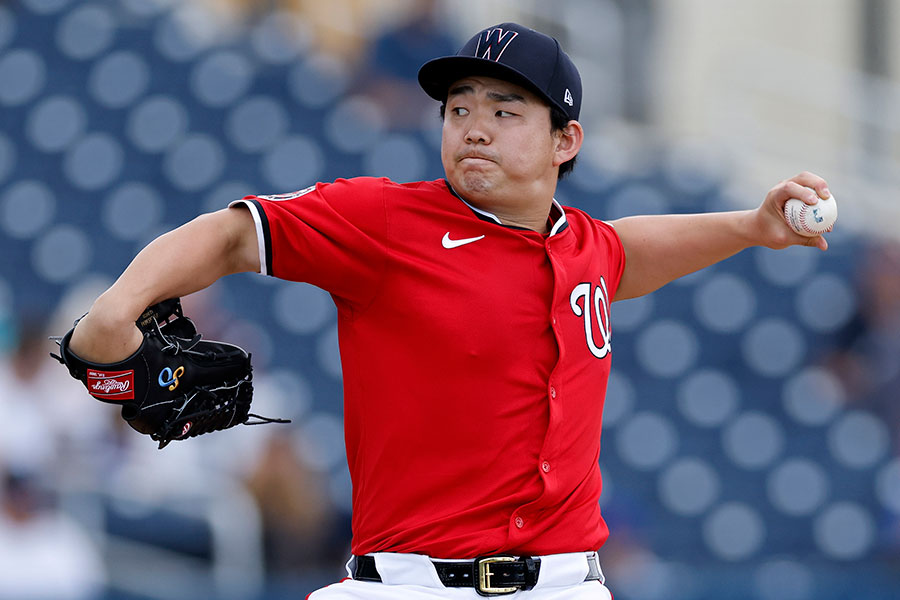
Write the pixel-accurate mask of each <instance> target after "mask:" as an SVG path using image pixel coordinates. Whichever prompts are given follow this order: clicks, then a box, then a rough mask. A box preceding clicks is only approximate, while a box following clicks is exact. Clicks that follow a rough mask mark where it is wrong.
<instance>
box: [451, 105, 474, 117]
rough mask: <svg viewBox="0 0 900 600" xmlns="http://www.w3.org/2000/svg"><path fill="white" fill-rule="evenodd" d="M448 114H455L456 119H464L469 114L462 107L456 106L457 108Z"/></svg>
mask: <svg viewBox="0 0 900 600" xmlns="http://www.w3.org/2000/svg"><path fill="white" fill-rule="evenodd" d="M450 112H452V113H453V114H455V115H456V116H458V117H464V116H466V115H467V114H469V110H468V109H466V108H463V107H462V106H457V107H455V108H453V109H451V111H450Z"/></svg>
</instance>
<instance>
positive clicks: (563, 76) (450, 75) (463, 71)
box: [419, 23, 581, 120]
mask: <svg viewBox="0 0 900 600" xmlns="http://www.w3.org/2000/svg"><path fill="white" fill-rule="evenodd" d="M473 75H484V76H487V77H494V78H496V79H502V80H504V81H509V82H511V83H515V84H517V85H521V86H522V87H524V88H527V89H529V90H531V91H533V92H534V93H536V94H537V95H538V96H540V97H541V98H543V99H544V100H546V101H547V102H549V103H550V104H551V105H553V106H555V107H557V108H559V109H560V110H561V111H563V113H564V114H565V115H566V116H568V117H569V119H574V120H578V113H579V111H580V110H581V76H580V75H579V74H578V69H576V68H575V63H573V62H572V59H571V58H569V56H568V55H567V54H566V53H565V52H563V50H562V48H560V46H559V42H558V41H556V39H555V38H552V37H550V36H549V35H546V34H543V33H540V32H539V31H535V30H534V29H529V28H528V27H523V26H522V25H519V24H517V23H501V24H499V25H494V26H493V27H488V28H487V29H484V30H482V31H480V32H478V33H477V34H475V36H474V37H473V38H472V39H470V40H469V41H468V42H466V45H465V46H463V47H462V49H461V50H460V51H459V52H457V53H456V55H454V56H444V57H441V58H435V59H434V60H430V61H428V62H427V63H425V64H424V65H422V68H421V69H419V85H421V86H422V89H424V90H425V93H427V94H428V95H429V96H431V97H432V98H434V99H435V100H440V101H441V102H445V101H446V100H447V91H448V90H449V88H450V85H451V84H452V83H453V82H454V81H458V80H460V79H462V78H464V77H470V76H473Z"/></svg>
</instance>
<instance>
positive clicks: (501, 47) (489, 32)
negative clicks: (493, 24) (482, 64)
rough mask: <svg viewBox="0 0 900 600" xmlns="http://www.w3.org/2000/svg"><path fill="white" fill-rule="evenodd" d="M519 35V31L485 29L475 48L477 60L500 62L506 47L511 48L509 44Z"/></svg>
mask: <svg viewBox="0 0 900 600" xmlns="http://www.w3.org/2000/svg"><path fill="white" fill-rule="evenodd" d="M517 35H519V33H518V32H517V31H510V30H506V31H504V30H503V29H500V28H499V27H498V28H496V29H485V30H484V31H482V32H481V34H480V35H479V36H478V45H477V46H475V56H476V57H477V58H486V59H487V60H492V61H494V62H497V61H499V60H500V56H501V55H502V54H503V52H504V51H505V50H506V47H507V46H509V43H510V42H511V41H513V40H514V39H515V38H516V36H517Z"/></svg>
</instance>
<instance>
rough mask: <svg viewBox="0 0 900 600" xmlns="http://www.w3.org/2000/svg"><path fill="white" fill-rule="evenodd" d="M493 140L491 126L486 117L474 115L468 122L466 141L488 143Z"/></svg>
mask: <svg viewBox="0 0 900 600" xmlns="http://www.w3.org/2000/svg"><path fill="white" fill-rule="evenodd" d="M490 141H491V134H490V128H489V127H488V124H487V122H486V120H485V119H484V117H479V116H476V115H474V114H473V115H472V116H471V117H470V118H469V119H467V123H466V142H467V143H470V144H488V143H490Z"/></svg>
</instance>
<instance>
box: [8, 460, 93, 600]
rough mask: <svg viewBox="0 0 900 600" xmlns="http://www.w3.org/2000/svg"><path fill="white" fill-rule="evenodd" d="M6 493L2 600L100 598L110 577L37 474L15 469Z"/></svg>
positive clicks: (84, 535) (86, 538) (82, 531)
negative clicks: (39, 482)
mask: <svg viewBox="0 0 900 600" xmlns="http://www.w3.org/2000/svg"><path fill="white" fill-rule="evenodd" d="M2 486H3V488H2V490H0V599H2V600H28V599H30V598H34V599H40V600H47V599H49V598H52V599H54V600H80V599H88V598H98V597H100V593H101V590H102V586H103V583H104V579H105V575H104V570H103V564H102V562H101V558H100V555H99V552H98V550H97V548H96V547H95V545H94V543H93V541H92V540H91V538H90V537H89V536H88V534H87V533H86V531H85V530H84V529H83V528H82V527H81V526H80V525H79V524H78V523H77V522H76V521H75V520H73V519H71V518H70V517H68V516H67V515H65V514H64V513H62V512H61V511H59V510H57V509H55V508H54V507H53V506H52V504H51V502H50V496H49V494H47V493H46V491H45V490H43V489H42V488H41V487H40V486H39V485H38V480H37V477H36V474H35V473H33V472H30V471H27V470H23V471H16V470H14V469H12V470H10V471H9V472H7V473H5V474H4V475H3V481H2Z"/></svg>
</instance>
